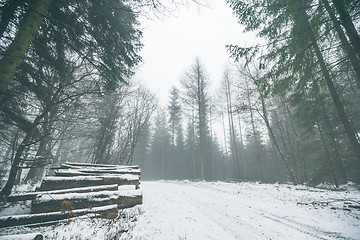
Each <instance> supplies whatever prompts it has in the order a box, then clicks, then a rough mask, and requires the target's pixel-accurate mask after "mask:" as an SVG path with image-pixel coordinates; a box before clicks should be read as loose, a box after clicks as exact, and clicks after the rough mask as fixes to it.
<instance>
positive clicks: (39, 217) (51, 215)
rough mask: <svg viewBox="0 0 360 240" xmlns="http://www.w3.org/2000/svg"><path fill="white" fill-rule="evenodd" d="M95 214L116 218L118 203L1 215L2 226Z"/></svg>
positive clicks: (0, 222) (32, 223)
mask: <svg viewBox="0 0 360 240" xmlns="http://www.w3.org/2000/svg"><path fill="white" fill-rule="evenodd" d="M88 214H93V217H101V218H107V219H114V218H115V217H117V215H118V208H117V205H116V204H115V205H108V206H102V207H94V208H91V209H89V208H86V209H77V210H72V211H65V212H64V211H58V212H48V213H39V214H24V215H13V216H4V217H0V228H1V227H13V226H20V225H37V224H39V223H46V222H56V221H59V220H64V219H69V218H70V217H71V218H73V216H75V215H76V217H80V216H83V215H88Z"/></svg>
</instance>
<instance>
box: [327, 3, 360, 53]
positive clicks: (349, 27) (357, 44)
mask: <svg viewBox="0 0 360 240" xmlns="http://www.w3.org/2000/svg"><path fill="white" fill-rule="evenodd" d="M332 2H333V4H334V6H335V8H336V11H337V13H338V14H339V16H340V21H341V25H343V27H344V28H345V31H346V35H348V37H349V40H350V43H351V45H352V46H353V48H354V49H355V52H356V54H357V56H358V58H360V36H359V33H358V32H357V30H356V27H355V25H354V23H353V21H352V19H351V16H350V14H349V12H348V11H347V10H346V8H345V1H344V0H332Z"/></svg>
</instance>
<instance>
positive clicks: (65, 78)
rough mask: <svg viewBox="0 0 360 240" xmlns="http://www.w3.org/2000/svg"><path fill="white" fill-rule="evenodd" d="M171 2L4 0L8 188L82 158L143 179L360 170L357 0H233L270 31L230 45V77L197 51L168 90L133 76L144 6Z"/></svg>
mask: <svg viewBox="0 0 360 240" xmlns="http://www.w3.org/2000/svg"><path fill="white" fill-rule="evenodd" d="M170 2H171V3H170ZM190 2H192V3H194V2H196V4H198V5H199V7H206V3H201V1H200V2H197V1H190ZM162 4H164V3H162V2H161V1H143V0H139V1H138V0H137V1H135V0H126V1H125V0H124V1H121V0H119V1H110V0H84V1H72V0H66V1H59V0H52V1H51V0H26V1H18V0H2V1H0V13H1V15H0V16H1V18H0V36H1V40H0V58H1V59H0V139H1V141H0V177H1V193H0V195H1V197H2V198H3V199H6V197H7V196H9V195H10V196H11V194H12V193H13V192H14V189H17V188H18V186H21V185H24V184H31V185H36V184H38V183H40V182H41V181H42V180H43V179H44V177H45V176H46V175H47V174H48V173H49V171H51V169H53V168H54V167H58V166H60V165H61V164H65V163H75V162H76V163H84V164H85V163H86V164H90V165H91V164H98V165H99V166H100V164H105V165H126V166H136V165H138V166H139V168H140V169H141V180H142V181H144V182H147V181H154V182H158V180H169V181H170V180H173V181H174V180H177V181H183V180H186V181H190V182H194V184H195V183H196V182H198V184H205V182H216V181H219V182H222V183H223V184H225V183H228V182H234V183H239V184H240V183H244V184H245V183H249V184H250V183H261V184H288V186H291V187H293V186H304V187H315V186H318V185H319V184H325V183H326V184H328V185H330V186H332V187H333V188H335V189H336V188H339V186H341V185H344V184H347V183H352V184H355V185H356V184H359V183H360V107H359V105H358V104H359V103H360V95H359V94H360V34H359V32H360V24H359V23H360V20H359V19H360V2H359V1H355V0H277V1H275V0H243V1H240V0H227V1H226V4H227V6H228V7H229V8H231V10H232V13H233V14H234V16H236V18H237V21H238V23H239V24H241V25H242V26H244V32H251V33H256V35H257V37H258V40H257V41H253V42H252V44H251V45H249V44H247V45H238V44H235V43H234V44H232V43H231V42H230V43H229V44H228V45H226V46H223V47H224V48H225V49H226V51H227V54H228V56H229V59H230V60H229V62H230V63H229V64H228V65H227V67H224V65H221V66H218V67H219V68H220V69H221V71H222V72H223V74H222V79H212V78H210V77H209V74H208V70H209V69H208V66H206V65H205V64H204V62H203V59H201V56H199V57H196V58H193V59H190V60H189V62H187V63H186V64H187V65H188V67H187V68H185V69H183V74H181V75H179V76H178V78H177V79H168V81H170V82H174V83H175V82H178V83H179V84H174V86H173V88H172V89H171V90H170V91H169V92H168V102H167V103H166V104H161V103H160V102H159V100H158V97H157V96H156V94H155V93H153V92H152V91H151V90H150V89H149V88H148V86H147V85H146V84H144V83H142V81H141V80H138V79H134V78H133V76H134V74H136V72H137V69H138V67H139V66H140V65H141V64H142V57H141V55H140V50H141V49H142V47H143V43H142V30H141V29H142V26H141V24H140V23H139V18H140V17H147V18H151V17H159V16H162V17H164V16H165V15H166V14H168V13H169V12H170V11H172V7H169V6H167V5H162ZM169 4H171V6H176V7H181V6H183V5H186V4H187V2H184V1H177V0H173V1H169ZM199 31H201V29H200V30H199ZM239 36H240V38H241V33H239ZM159 38H161V36H159ZM174 47H176V46H174ZM194 54H196V53H194ZM174 57H176V56H174ZM167 61H173V60H172V59H168V60H167ZM164 68H166V66H164ZM158 74H159V75H160V74H161V72H159V73H158ZM149 81H150V82H151V81H156V79H150V80H149ZM214 83H218V84H214ZM214 86H215V87H214ZM94 166H95V165H94ZM170 182H171V181H170ZM144 184H145V185H144V186H146V183H144ZM219 184H220V183H219ZM271 186H273V185H271ZM144 191H145V190H144ZM144 202H146V200H144ZM357 214H358V213H357ZM138 224H139V223H138ZM179 239H180V238H179ZM181 239H185V238H181ZM255 239H256V238H255ZM346 239H353V238H346Z"/></svg>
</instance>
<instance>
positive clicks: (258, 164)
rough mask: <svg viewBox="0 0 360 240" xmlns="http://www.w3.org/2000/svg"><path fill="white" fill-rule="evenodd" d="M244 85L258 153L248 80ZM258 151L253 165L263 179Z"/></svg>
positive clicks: (257, 140)
mask: <svg viewBox="0 0 360 240" xmlns="http://www.w3.org/2000/svg"><path fill="white" fill-rule="evenodd" d="M245 85H246V90H247V100H248V104H249V110H250V121H251V129H252V132H253V136H254V142H255V146H256V148H258V147H259V151H260V144H259V139H258V136H257V132H256V129H255V121H254V113H253V109H252V108H251V100H250V88H249V83H248V80H247V79H246V78H245ZM259 151H256V152H255V163H256V166H257V168H258V173H259V178H260V179H263V171H262V165H261V159H260V156H259Z"/></svg>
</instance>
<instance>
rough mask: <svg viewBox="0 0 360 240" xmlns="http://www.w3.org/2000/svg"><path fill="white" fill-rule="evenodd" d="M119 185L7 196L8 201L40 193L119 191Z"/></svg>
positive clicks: (39, 193)
mask: <svg viewBox="0 0 360 240" xmlns="http://www.w3.org/2000/svg"><path fill="white" fill-rule="evenodd" d="M117 190H119V186H118V185H117V184H112V185H102V186H91V187H80V188H70V189H63V190H52V191H41V192H27V193H21V194H12V195H10V196H8V197H7V198H6V201H7V202H16V201H26V200H34V199H35V198H36V197H37V196H38V195H48V194H64V193H84V192H100V191H117Z"/></svg>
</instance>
